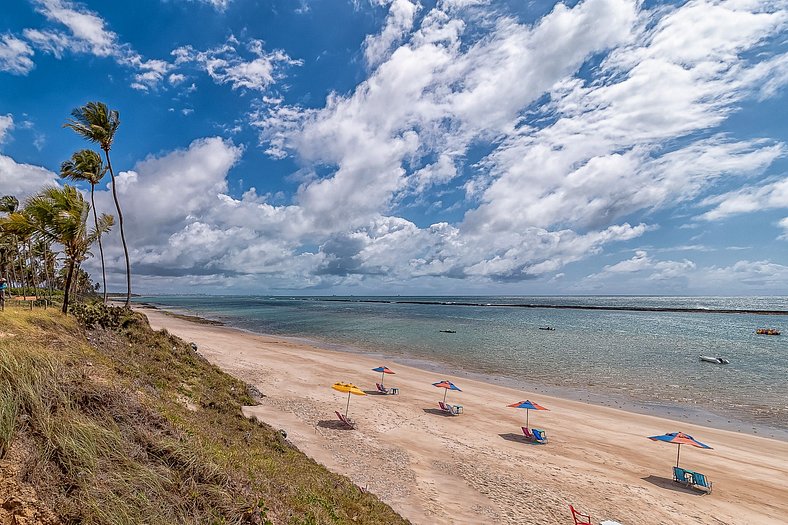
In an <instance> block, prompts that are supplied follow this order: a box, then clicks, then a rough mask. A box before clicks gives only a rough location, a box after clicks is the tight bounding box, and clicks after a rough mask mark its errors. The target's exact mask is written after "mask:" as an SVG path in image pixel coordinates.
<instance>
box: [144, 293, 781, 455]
mask: <svg viewBox="0 0 788 525" xmlns="http://www.w3.org/2000/svg"><path fill="white" fill-rule="evenodd" d="M135 306H136V307H139V308H141V309H146V310H147V309H154V310H157V311H159V312H161V313H163V314H165V315H169V316H173V317H177V318H181V319H184V320H189V321H193V322H195V323H204V324H211V325H218V326H228V327H229V328H233V329H235V330H238V331H241V332H244V333H248V334H251V335H259V336H264V337H274V338H279V339H283V340H287V341H290V342H294V343H298V344H305V345H308V346H310V347H315V348H319V349H323V350H328V351H335V352H344V353H350V354H358V355H362V356H367V357H375V358H380V359H384V360H388V361H390V362H394V363H397V364H403V365H406V366H411V367H414V368H418V369H420V370H424V371H428V372H434V373H437V374H442V375H453V376H455V377H461V378H464V379H473V380H477V381H481V382H484V383H488V384H495V385H501V386H506V387H509V388H512V389H514V390H519V391H523V392H533V393H538V395H548V396H550V397H556V398H561V399H567V400H571V401H578V402H582V403H589V404H592V405H596V406H603V407H611V408H616V409H620V410H624V411H627V412H633V413H636V414H648V415H656V416H658V417H663V418H666V419H671V420H676V421H682V422H685V423H692V424H694V425H698V426H701V427H709V428H715V429H720V430H729V431H732V432H737V433H742V434H749V435H755V436H762V437H768V438H771V439H777V440H780V441H784V442H788V429H783V428H779V427H775V426H773V425H769V424H762V423H757V422H753V421H747V420H745V419H741V418H737V417H735V416H732V415H731V414H720V413H716V412H713V411H710V410H708V409H707V407H689V406H685V405H680V404H676V403H671V402H663V401H659V402H646V401H643V400H639V399H637V398H635V397H633V396H631V395H627V394H626V393H611V392H606V391H599V390H595V389H593V388H590V387H587V388H583V387H582V386H567V385H557V384H547V383H544V382H536V381H533V382H529V381H527V380H523V379H518V378H513V377H507V376H504V375H498V374H495V373H485V372H480V371H477V370H465V369H460V368H458V367H456V366H452V365H451V364H449V363H446V362H443V361H441V360H440V359H439V358H433V359H432V360H427V359H424V358H421V357H419V356H414V355H406V354H401V353H396V354H395V353H391V352H385V351H382V350H368V349H364V348H358V347H355V346H351V345H346V344H340V343H332V342H328V341H321V340H317V339H314V338H310V337H303V336H293V335H282V334H270V333H265V332H259V331H255V330H253V329H247V328H241V327H238V326H233V325H232V323H227V322H225V321H222V320H218V319H212V318H210V317H206V316H204V315H195V314H194V313H193V312H191V311H190V310H189V309H187V308H177V307H169V306H161V305H159V306H157V305H154V304H152V303H147V302H145V303H136V305H135Z"/></svg>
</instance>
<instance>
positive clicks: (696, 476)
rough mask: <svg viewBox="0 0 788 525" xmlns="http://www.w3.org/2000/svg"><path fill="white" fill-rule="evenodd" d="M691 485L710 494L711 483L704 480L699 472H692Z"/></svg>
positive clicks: (704, 477)
mask: <svg viewBox="0 0 788 525" xmlns="http://www.w3.org/2000/svg"><path fill="white" fill-rule="evenodd" d="M674 468H675V467H674ZM692 484H693V485H694V486H696V487H700V488H702V489H703V490H705V491H706V492H708V493H709V494H711V485H712V483H711V481H709V480H708V479H706V476H704V475H703V474H701V473H700V472H692Z"/></svg>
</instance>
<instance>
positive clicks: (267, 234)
mask: <svg viewBox="0 0 788 525" xmlns="http://www.w3.org/2000/svg"><path fill="white" fill-rule="evenodd" d="M787 25H788V3H786V2H785V1H784V0H783V1H750V0H731V1H716V2H708V1H695V2H687V3H683V2H681V3H667V2H642V3H641V2H632V1H629V0H585V1H582V2H568V3H564V4H554V3H551V2H528V3H525V2H519V1H485V0H440V1H437V2H426V1H425V2H421V3H419V2H414V1H411V0H349V1H340V0H336V1H328V0H302V1H300V2H299V1H292V0H291V1H250V0H139V1H137V2H133V3H132V2H96V1H84V2H71V1H67V0H30V1H25V0H15V1H13V2H11V3H10V5H8V6H4V9H3V11H2V12H0V193H2V194H8V193H11V194H16V195H17V196H19V197H20V198H24V197H26V196H28V195H30V194H31V193H33V192H35V191H36V190H37V189H38V188H40V187H41V186H42V185H44V184H51V183H58V180H57V175H56V172H57V171H58V166H59V165H60V163H61V162H62V161H63V160H66V159H67V158H68V157H69V156H70V155H71V153H72V152H73V151H75V150H77V149H80V148H83V147H85V146H86V144H85V143H83V142H81V141H80V140H79V138H78V137H76V136H75V135H74V134H73V133H71V132H70V131H69V130H66V129H63V128H62V124H63V123H64V122H65V120H66V119H67V118H68V116H69V113H70V111H71V109H72V108H74V107H76V106H79V105H81V104H84V103H85V102H87V101H90V100H101V101H104V102H105V103H107V104H108V105H109V106H110V107H112V108H114V109H117V110H119V111H120V115H121V122H122V123H121V127H120V131H119V133H118V135H117V138H116V142H115V145H114V147H113V150H112V155H113V165H114V166H115V168H116V170H117V171H118V172H120V174H119V177H118V179H119V180H118V191H119V193H120V198H121V204H122V205H123V207H124V210H125V213H124V215H125V217H126V220H127V222H128V232H127V237H128V240H129V244H130V249H131V256H132V267H133V273H134V287H135V291H138V292H141V293H171V292H186V293H274V294H278V293H307V294H311V293H316V294H317V293H319V294H323V293H338V294H342V293H353V294H373V293H401V294H487V293H494V294H546V293H549V294H589V293H590V294H600V293H601V294H605V293H616V294H618V293H625V294H699V295H700V294H712V295H761V294H769V295H779V294H782V295H785V294H788V249H787V248H788V178H787V177H786V172H788V160H787V159H786V152H788V146H787V145H786V140H788V133H786V126H788V124H786V123H788V118H786V117H788V114H787V113H788V110H786V107H787V106H786V89H785V84H786V83H788V43H787V42H788V39H787V38H786V36H788V33H787V32H786V26H787ZM97 205H98V207H100V208H101V211H106V212H111V211H112V202H111V197H110V192H109V189H108V186H106V185H102V186H101V187H100V188H99V191H98V192H97ZM106 244H107V245H108V246H107V252H108V257H109V267H110V268H111V272H110V281H111V283H112V285H113V286H114V287H116V288H121V287H122V285H123V281H124V279H123V274H122V270H123V264H122V251H121V250H120V247H119V243H118V234H117V231H115V232H112V233H111V234H110V237H109V238H108V239H107V242H106ZM86 267H87V268H88V269H89V270H94V274H95V275H98V273H95V268H96V265H95V261H89V262H87V263H86Z"/></svg>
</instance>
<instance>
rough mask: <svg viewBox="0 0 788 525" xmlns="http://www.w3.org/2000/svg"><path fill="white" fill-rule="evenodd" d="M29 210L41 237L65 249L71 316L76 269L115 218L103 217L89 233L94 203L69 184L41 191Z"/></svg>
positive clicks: (65, 306) (65, 293)
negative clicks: (88, 223)
mask: <svg viewBox="0 0 788 525" xmlns="http://www.w3.org/2000/svg"><path fill="white" fill-rule="evenodd" d="M25 211H26V212H27V213H28V214H29V215H30V216H31V217H34V218H35V223H36V224H37V225H39V227H40V228H41V229H40V230H39V231H38V232H37V233H38V234H39V235H41V236H42V237H44V238H47V239H49V240H51V241H53V242H57V243H59V244H61V245H62V246H63V252H64V253H65V255H66V259H67V264H68V273H67V274H66V282H65V285H64V287H63V313H67V312H68V302H69V292H70V290H71V282H72V279H73V277H74V269H75V268H76V267H77V266H78V265H79V264H80V263H81V262H82V261H84V260H85V259H86V258H87V254H88V249H89V248H90V245H91V244H93V242H95V241H96V240H97V239H98V238H99V236H100V235H101V234H102V233H106V232H107V231H109V229H110V228H111V227H112V224H113V223H114V219H113V217H112V215H107V214H102V215H101V217H100V218H99V220H98V221H97V226H96V228H95V229H94V230H92V231H88V228H87V217H88V214H89V213H90V204H88V203H87V202H85V199H84V197H82V194H81V193H80V192H79V191H77V189H76V188H75V187H74V186H69V185H68V184H66V185H64V186H63V188H57V187H50V188H45V189H43V190H41V192H40V193H38V194H37V195H34V196H33V197H30V199H28V200H27V202H26V203H25ZM16 215H21V214H19V213H15V214H11V215H10V216H9V218H11V219H12V220H15V219H17V218H16V217H15V216H16Z"/></svg>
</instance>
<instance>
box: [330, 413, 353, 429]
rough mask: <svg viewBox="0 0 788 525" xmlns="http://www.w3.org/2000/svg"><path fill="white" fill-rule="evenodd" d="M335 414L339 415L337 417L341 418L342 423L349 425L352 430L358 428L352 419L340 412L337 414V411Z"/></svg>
mask: <svg viewBox="0 0 788 525" xmlns="http://www.w3.org/2000/svg"><path fill="white" fill-rule="evenodd" d="M334 413H335V414H336V415H337V417H338V418H339V420H340V421H341V422H343V423H344V424H346V425H347V426H349V427H350V428H356V423H355V422H353V420H352V419H350V418H348V417H345V416H344V415H343V414H341V413H339V412H336V411H334Z"/></svg>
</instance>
